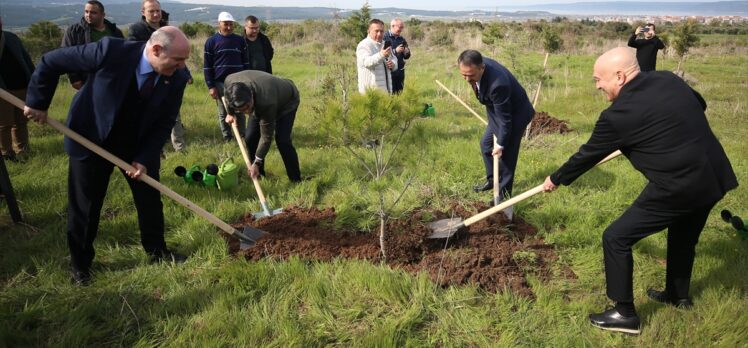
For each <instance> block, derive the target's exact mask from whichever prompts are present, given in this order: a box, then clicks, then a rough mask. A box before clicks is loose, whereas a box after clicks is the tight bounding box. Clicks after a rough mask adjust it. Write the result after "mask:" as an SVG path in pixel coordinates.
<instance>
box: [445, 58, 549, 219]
mask: <svg viewBox="0 0 748 348" xmlns="http://www.w3.org/2000/svg"><path fill="white" fill-rule="evenodd" d="M457 62H458V64H459V66H460V74H462V76H463V78H465V80H467V82H468V83H469V84H470V87H471V88H472V89H473V92H475V96H476V97H477V98H478V101H479V102H480V103H481V104H483V105H485V106H486V113H487V114H488V126H487V127H486V131H485V132H484V133H483V137H482V138H481V141H480V146H481V153H482V154H483V164H484V165H485V167H486V182H485V183H484V184H481V185H478V186H476V187H474V190H475V192H480V191H488V190H491V189H492V188H493V156H494V155H498V156H500V157H501V158H500V160H499V188H500V190H499V196H500V198H501V199H502V200H503V199H504V198H506V197H508V196H510V195H511V194H512V185H513V183H514V170H515V169H516V167H517V160H518V159H519V146H520V142H521V141H522V135H523V133H524V131H525V128H526V127H527V124H529V123H530V121H532V118H533V117H534V116H535V109H533V107H532V104H531V103H530V99H528V98H527V93H526V92H525V89H524V88H522V86H521V85H520V84H519V82H518V81H517V79H515V78H514V76H513V75H512V73H510V72H509V70H507V68H505V67H504V66H502V65H501V64H499V63H497V62H496V61H495V60H493V59H489V58H484V57H483V56H482V55H481V54H480V52H478V51H475V50H466V51H464V52H462V54H460V57H459V58H458V59H457ZM494 136H496V140H497V144H498V147H496V148H494V140H493V137H494ZM505 214H506V215H507V217H509V218H510V219H511V217H512V213H511V210H508V211H505Z"/></svg>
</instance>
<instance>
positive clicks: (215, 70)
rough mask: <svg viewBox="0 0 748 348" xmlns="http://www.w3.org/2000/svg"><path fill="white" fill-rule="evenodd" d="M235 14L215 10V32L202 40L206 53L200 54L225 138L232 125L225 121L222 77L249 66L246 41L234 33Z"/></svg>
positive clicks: (242, 119) (241, 124) (240, 119)
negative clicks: (216, 17) (217, 12)
mask: <svg viewBox="0 0 748 348" xmlns="http://www.w3.org/2000/svg"><path fill="white" fill-rule="evenodd" d="M234 25H235V23H234V16H232V15H231V13H228V12H221V13H219V14H218V32H217V33H215V34H214V35H213V36H211V37H209V38H208V40H207V41H205V54H204V56H203V74H204V75H205V84H206V85H208V93H209V94H210V97H211V98H213V99H215V101H216V106H217V107H218V123H219V125H220V127H221V135H223V140H224V141H226V142H229V141H231V140H232V139H234V137H233V136H232V135H231V134H232V133H231V126H230V125H229V124H227V123H226V121H225V120H226V109H225V108H224V107H223V105H222V104H223V103H222V102H221V97H223V91H224V85H223V81H224V80H225V79H226V76H229V75H230V74H233V73H235V72H239V71H243V70H247V69H249V61H247V59H249V55H248V54H247V43H246V42H245V40H244V38H243V37H241V36H239V35H236V34H234ZM234 116H236V117H237V122H238V123H237V125H238V127H239V131H240V132H244V122H245V117H244V115H241V114H239V115H234Z"/></svg>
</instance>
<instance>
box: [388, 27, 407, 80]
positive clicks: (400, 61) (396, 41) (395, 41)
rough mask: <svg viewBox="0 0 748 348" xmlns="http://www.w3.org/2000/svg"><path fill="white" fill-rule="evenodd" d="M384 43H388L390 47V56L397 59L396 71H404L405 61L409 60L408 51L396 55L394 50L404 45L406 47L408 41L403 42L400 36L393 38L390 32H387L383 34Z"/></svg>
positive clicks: (403, 39)
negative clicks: (392, 55)
mask: <svg viewBox="0 0 748 348" xmlns="http://www.w3.org/2000/svg"><path fill="white" fill-rule="evenodd" d="M384 41H389V42H390V47H392V54H394V55H395V57H397V70H396V71H402V70H403V69H405V60H406V59H410V50H406V51H403V53H397V51H395V49H396V48H397V46H400V45H404V46H406V47H407V46H408V41H405V38H404V37H402V36H401V35H398V36H394V35H393V34H392V32H390V31H387V32H386V33H384Z"/></svg>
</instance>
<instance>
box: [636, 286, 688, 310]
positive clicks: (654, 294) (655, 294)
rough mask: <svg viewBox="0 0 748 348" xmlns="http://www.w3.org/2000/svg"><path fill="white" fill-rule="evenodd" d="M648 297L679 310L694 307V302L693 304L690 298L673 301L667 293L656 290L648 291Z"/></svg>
mask: <svg viewBox="0 0 748 348" xmlns="http://www.w3.org/2000/svg"><path fill="white" fill-rule="evenodd" d="M647 297H649V298H651V299H653V300H655V301H657V302H659V303H664V304H669V305H673V306H675V307H677V308H683V309H689V308H691V307H693V302H691V299H690V298H679V299H673V298H671V297H670V295H668V294H667V293H666V292H664V291H658V290H655V289H647Z"/></svg>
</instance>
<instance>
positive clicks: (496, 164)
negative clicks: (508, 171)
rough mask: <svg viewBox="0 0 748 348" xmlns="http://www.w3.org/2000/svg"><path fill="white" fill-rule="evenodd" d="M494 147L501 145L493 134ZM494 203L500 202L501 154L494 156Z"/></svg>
mask: <svg viewBox="0 0 748 348" xmlns="http://www.w3.org/2000/svg"><path fill="white" fill-rule="evenodd" d="M493 147H494V149H496V148H497V147H499V142H498V139H496V136H495V135H494V136H493ZM493 204H499V156H493Z"/></svg>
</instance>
